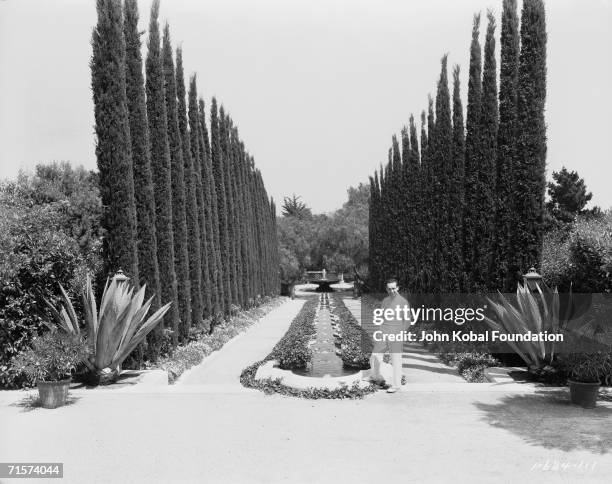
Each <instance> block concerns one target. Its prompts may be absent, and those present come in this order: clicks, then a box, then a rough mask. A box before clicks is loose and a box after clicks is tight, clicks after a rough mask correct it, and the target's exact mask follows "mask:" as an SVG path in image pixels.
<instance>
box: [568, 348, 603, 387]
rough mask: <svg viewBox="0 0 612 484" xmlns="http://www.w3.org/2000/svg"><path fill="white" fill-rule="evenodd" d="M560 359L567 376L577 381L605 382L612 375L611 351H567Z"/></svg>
mask: <svg viewBox="0 0 612 484" xmlns="http://www.w3.org/2000/svg"><path fill="white" fill-rule="evenodd" d="M560 360H561V363H562V365H563V367H564V368H565V370H566V372H567V374H568V376H569V377H570V378H571V379H572V380H575V381H578V382H586V383H591V382H598V381H602V382H603V383H606V382H607V381H609V378H610V376H611V375H612V353H604V352H601V351H597V352H594V353H569V354H566V355H563V356H562V357H561V358H560Z"/></svg>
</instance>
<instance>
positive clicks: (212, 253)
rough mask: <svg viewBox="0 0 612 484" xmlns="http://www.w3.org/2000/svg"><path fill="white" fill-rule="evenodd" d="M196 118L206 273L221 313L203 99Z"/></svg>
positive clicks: (216, 311) (217, 311)
mask: <svg viewBox="0 0 612 484" xmlns="http://www.w3.org/2000/svg"><path fill="white" fill-rule="evenodd" d="M198 119H199V130H200V133H201V136H200V140H201V143H200V153H201V157H200V170H201V179H202V196H203V202H204V208H205V211H204V217H205V220H206V244H207V250H206V257H207V259H208V273H209V276H208V277H209V279H210V283H211V290H210V297H211V303H212V306H213V312H214V314H220V313H221V314H222V313H223V308H224V306H223V304H224V302H223V292H222V288H223V279H222V271H221V270H222V268H221V254H220V247H219V234H218V232H219V229H218V225H219V218H218V216H217V202H216V196H215V183H214V179H213V172H212V165H211V161H210V143H209V140H208V129H207V127H206V113H205V111H204V101H203V100H202V99H199V100H198Z"/></svg>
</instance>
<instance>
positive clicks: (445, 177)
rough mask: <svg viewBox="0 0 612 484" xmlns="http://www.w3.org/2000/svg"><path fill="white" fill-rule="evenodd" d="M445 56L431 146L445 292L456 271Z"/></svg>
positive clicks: (438, 263)
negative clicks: (452, 262)
mask: <svg viewBox="0 0 612 484" xmlns="http://www.w3.org/2000/svg"><path fill="white" fill-rule="evenodd" d="M447 63H448V57H447V56H446V55H444V56H443V57H442V61H441V64H442V67H441V71H440V80H439V81H438V92H437V94H436V124H435V146H434V151H433V153H434V157H435V161H434V169H435V172H436V175H435V183H436V184H435V188H434V190H435V197H434V198H433V200H434V201H435V210H436V212H435V221H436V224H437V226H436V227H435V230H436V232H435V233H437V234H438V236H437V237H436V240H437V247H438V248H437V251H436V255H437V257H438V260H437V261H436V269H437V274H438V275H437V284H438V289H439V290H441V291H447V290H448V289H449V287H453V288H454V287H455V286H456V283H457V280H458V274H456V273H454V270H455V268H454V267H450V266H449V258H450V254H449V250H450V249H449V246H448V244H449V242H451V241H452V239H453V237H454V233H453V229H454V227H453V226H452V225H451V222H452V220H451V218H450V213H449V212H450V211H453V210H454V208H455V207H452V206H451V199H450V191H451V189H452V185H451V177H452V176H453V127H452V117H451V107H450V93H449V89H448V69H447Z"/></svg>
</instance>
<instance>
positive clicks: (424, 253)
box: [418, 111, 431, 292]
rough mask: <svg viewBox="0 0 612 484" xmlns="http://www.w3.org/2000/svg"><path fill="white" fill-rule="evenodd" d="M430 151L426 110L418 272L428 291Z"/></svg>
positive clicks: (422, 133) (419, 279)
mask: <svg viewBox="0 0 612 484" xmlns="http://www.w3.org/2000/svg"><path fill="white" fill-rule="evenodd" d="M428 152H429V146H428V139H427V115H426V113H425V111H422V112H421V176H420V180H419V181H420V190H419V192H420V193H419V195H420V200H421V202H420V221H421V224H420V226H419V235H420V237H421V242H420V243H419V245H420V248H419V254H421V259H420V260H421V267H420V270H419V274H418V281H419V282H418V284H419V290H421V291H423V292H426V291H427V290H428V287H427V286H428V281H429V272H430V263H429V257H430V255H431V248H430V247H427V242H428V240H429V222H430V220H429V213H428V209H429V208H430V206H431V205H430V201H429V199H428V196H429V176H428V175H429V163H428V161H427V153H428Z"/></svg>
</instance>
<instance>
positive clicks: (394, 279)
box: [386, 277, 399, 285]
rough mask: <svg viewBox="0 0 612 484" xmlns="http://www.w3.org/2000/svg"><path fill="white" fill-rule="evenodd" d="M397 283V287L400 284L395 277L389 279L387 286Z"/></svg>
mask: <svg viewBox="0 0 612 484" xmlns="http://www.w3.org/2000/svg"><path fill="white" fill-rule="evenodd" d="M394 282H395V283H396V284H397V285H399V282H397V279H396V278H395V277H389V279H387V282H386V284H393V283H394Z"/></svg>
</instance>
